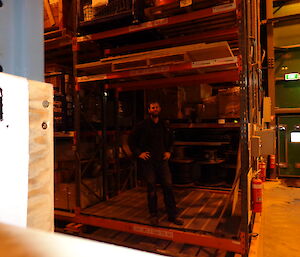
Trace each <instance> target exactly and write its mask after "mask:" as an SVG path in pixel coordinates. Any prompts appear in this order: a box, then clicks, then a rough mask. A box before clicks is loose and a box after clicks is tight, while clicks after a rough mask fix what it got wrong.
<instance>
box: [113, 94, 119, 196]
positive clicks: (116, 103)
mask: <svg viewBox="0 0 300 257" xmlns="http://www.w3.org/2000/svg"><path fill="white" fill-rule="evenodd" d="M119 106H120V99H119V89H118V88H117V89H115V131H116V132H115V143H114V145H115V162H116V163H115V169H116V174H117V191H118V192H117V193H118V194H119V191H120V188H121V174H120V173H121V169H120V159H119V151H120V110H119V108H120V107H119Z"/></svg>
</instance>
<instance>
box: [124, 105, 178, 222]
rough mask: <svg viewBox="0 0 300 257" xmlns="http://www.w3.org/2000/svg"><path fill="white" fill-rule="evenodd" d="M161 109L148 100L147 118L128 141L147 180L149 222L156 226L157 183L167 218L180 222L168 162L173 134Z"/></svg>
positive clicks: (138, 125)
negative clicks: (161, 116)
mask: <svg viewBox="0 0 300 257" xmlns="http://www.w3.org/2000/svg"><path fill="white" fill-rule="evenodd" d="M160 111H161V108H160V105H159V103H158V102H155V101H153V102H151V103H150V104H149V106H148V113H149V115H150V117H149V119H146V120H144V121H142V122H141V123H139V124H137V126H136V127H135V129H134V130H133V133H132V135H131V137H130V140H129V144H130V148H131V150H132V152H133V153H134V155H135V156H136V157H138V160H139V162H140V164H141V168H142V170H143V171H142V172H143V177H144V178H145V180H146V183H147V193H148V196H147V197H148V209H149V212H150V222H151V224H152V225H158V221H159V219H158V213H157V193H156V191H157V187H156V183H157V182H159V183H160V184H161V186H162V190H163V194H164V202H165V206H166V209H167V214H168V220H169V221H170V222H172V223H174V224H176V225H182V224H183V221H182V220H181V219H178V218H177V217H176V215H177V209H176V203H175V198H174V194H173V190H172V176H171V172H170V169H169V164H168V161H169V159H170V157H171V147H172V141H173V140H172V135H171V133H170V131H169V129H168V128H167V127H166V126H165V124H164V123H163V122H162V121H161V120H160V118H159V114H160Z"/></svg>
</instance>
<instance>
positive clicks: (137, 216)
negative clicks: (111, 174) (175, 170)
mask: <svg viewBox="0 0 300 257" xmlns="http://www.w3.org/2000/svg"><path fill="white" fill-rule="evenodd" d="M175 197H176V201H177V207H178V208H179V210H180V211H181V212H180V214H179V217H180V218H182V219H183V220H184V225H183V226H178V225H175V224H173V223H170V222H169V221H168V220H167V215H166V212H165V211H164V209H163V208H164V204H163V197H162V193H161V192H159V193H158V206H159V214H158V215H159V226H161V227H167V228H176V229H183V230H189V231H193V232H199V231H205V232H209V233H213V232H214V231H215V230H216V228H217V226H218V222H217V220H218V216H219V214H220V212H221V210H222V207H223V204H224V202H225V201H226V197H227V194H223V193H220V192H208V191H202V190H200V191H199V190H193V189H183V190H180V189H178V190H175ZM146 199H147V195H146V191H145V189H143V188H136V189H132V190H129V191H126V192H124V193H122V194H120V195H119V196H116V197H114V198H112V199H110V200H108V201H105V202H102V203H99V204H96V205H94V206H92V207H89V208H86V209H84V210H83V211H82V213H83V214H84V215H93V216H99V217H106V218H111V219H118V220H123V221H129V222H134V223H139V224H146V225H150V221H149V214H148V211H147V208H146V207H147V201H146Z"/></svg>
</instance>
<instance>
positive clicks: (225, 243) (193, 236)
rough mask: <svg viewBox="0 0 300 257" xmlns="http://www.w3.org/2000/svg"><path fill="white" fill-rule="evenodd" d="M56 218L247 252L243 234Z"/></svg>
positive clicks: (81, 217)
mask: <svg viewBox="0 0 300 257" xmlns="http://www.w3.org/2000/svg"><path fill="white" fill-rule="evenodd" d="M55 218H56V219H61V220H65V221H68V222H74V223H82V224H86V225H90V226H96V227H102V228H108V229H113V230H117V231H123V232H128V233H133V234H138V235H143V236H149V237H154V238H160V239H165V240H171V241H174V242H179V243H187V244H193V245H199V246H204V247H211V248H216V249H222V250H226V251H230V252H235V253H240V254H243V253H244V252H245V248H244V245H245V244H244V241H243V240H244V237H243V233H241V234H240V240H233V239H228V238H221V237H216V236H213V235H206V234H199V233H192V232H183V231H179V230H176V229H168V228H161V227H152V226H147V225H141V224H136V223H131V222H124V221H119V220H112V219H105V218H100V217H94V216H88V215H81V214H76V215H74V216H71V215H68V216H64V215H61V214H56V215H55Z"/></svg>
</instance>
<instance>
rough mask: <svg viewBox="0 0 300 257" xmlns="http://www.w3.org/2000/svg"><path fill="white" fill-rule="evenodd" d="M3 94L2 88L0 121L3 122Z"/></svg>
mask: <svg viewBox="0 0 300 257" xmlns="http://www.w3.org/2000/svg"><path fill="white" fill-rule="evenodd" d="M2 98H3V93H2V88H0V121H2V120H3V101H2Z"/></svg>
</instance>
